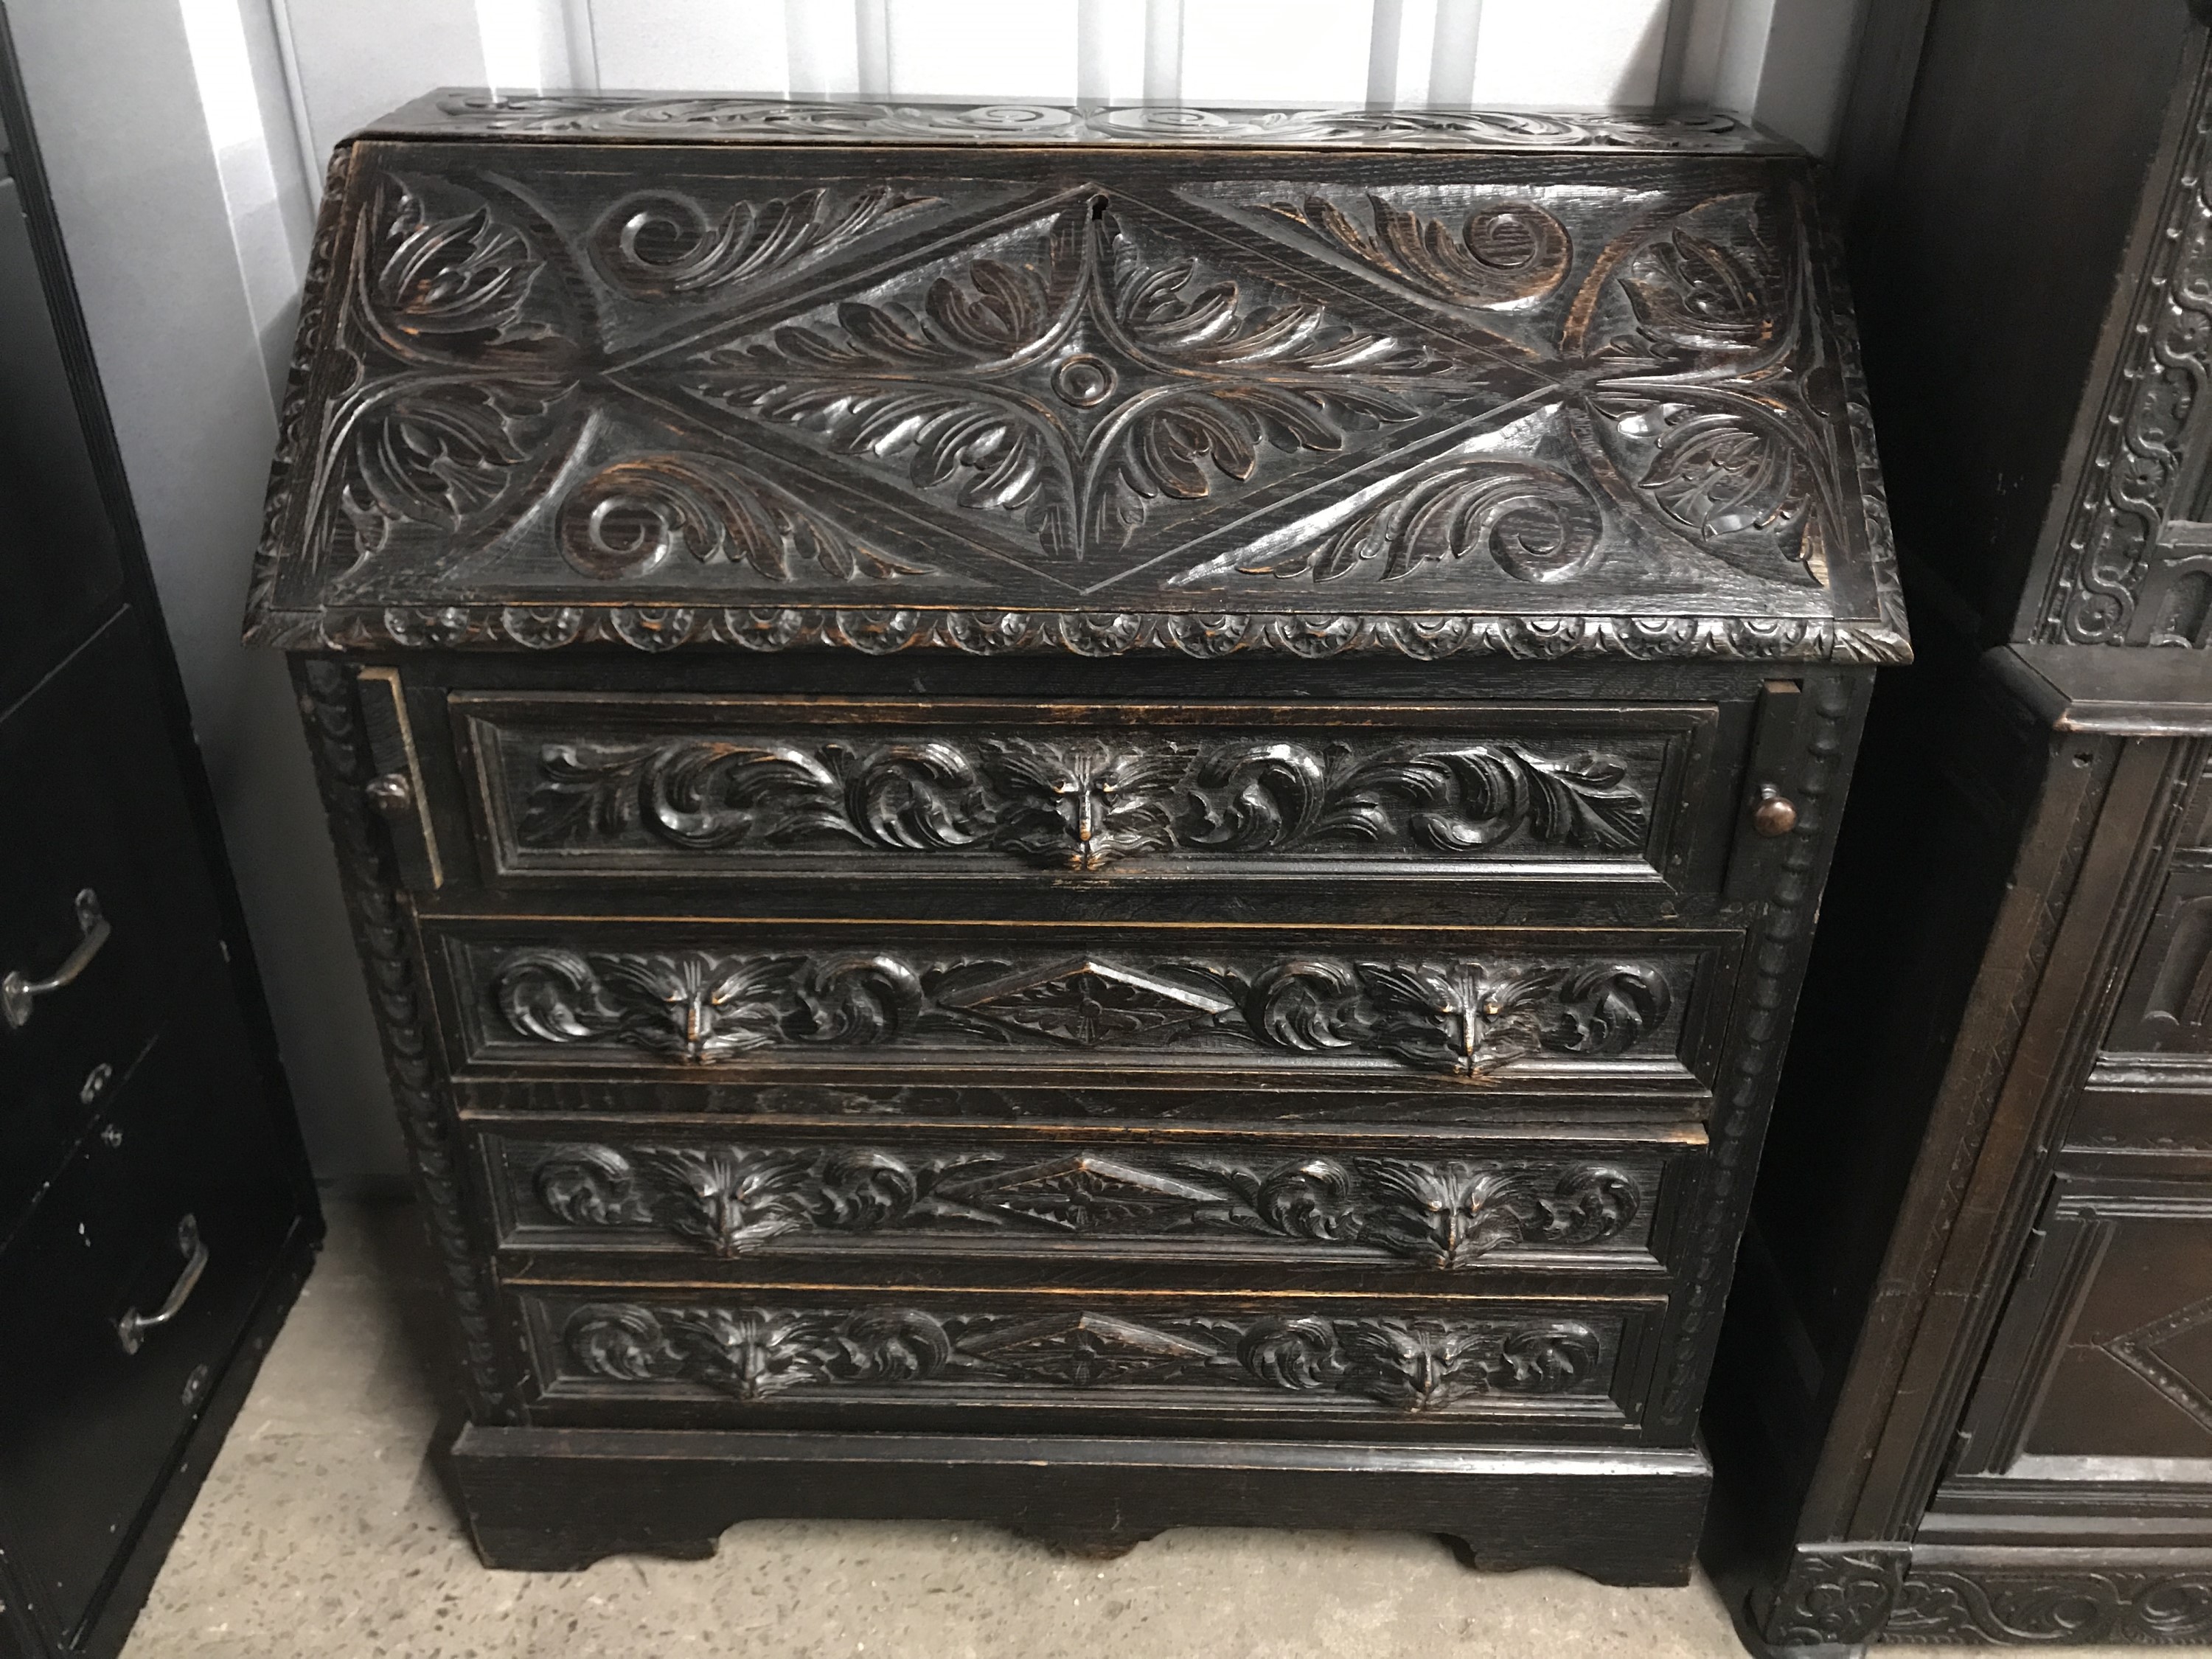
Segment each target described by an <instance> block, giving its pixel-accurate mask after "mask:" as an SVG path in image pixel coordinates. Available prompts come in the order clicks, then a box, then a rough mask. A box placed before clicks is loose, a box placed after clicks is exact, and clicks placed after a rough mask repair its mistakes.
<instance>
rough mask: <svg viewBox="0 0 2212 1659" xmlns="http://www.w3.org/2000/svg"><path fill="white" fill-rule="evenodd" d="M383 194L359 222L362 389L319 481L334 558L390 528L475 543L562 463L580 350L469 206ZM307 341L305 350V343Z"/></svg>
mask: <svg viewBox="0 0 2212 1659" xmlns="http://www.w3.org/2000/svg"><path fill="white" fill-rule="evenodd" d="M427 188H428V186H425V185H417V184H416V183H413V182H410V181H409V180H407V179H399V178H385V179H379V180H377V181H376V182H375V183H374V185H372V186H371V187H370V188H369V190H368V193H367V199H366V200H365V201H364V202H363V203H362V204H361V205H360V206H359V207H358V209H357V210H356V213H355V223H354V228H353V234H352V249H353V267H352V271H351V280H350V282H349V286H348V292H347V296H346V304H345V309H344V316H345V320H346V322H347V324H348V325H349V326H348V327H347V328H345V329H344V330H343V331H342V333H341V340H342V342H343V349H345V350H346V351H347V352H349V354H350V355H351V356H352V357H353V359H354V361H355V363H356V368H357V371H358V372H357V375H356V385H355V386H354V387H353V389H352V390H351V391H350V392H348V394H347V395H346V397H345V398H344V399H343V403H342V404H340V405H339V406H338V408H337V410H335V411H334V412H333V413H332V414H331V416H330V417H329V426H328V428H327V430H326V433H325V438H324V446H323V456H322V465H321V467H320V469H319V473H318V476H317V480H316V494H317V500H318V503H319V507H317V508H311V510H310V513H309V521H310V522H311V523H313V522H314V521H316V520H317V519H318V518H320V517H327V519H328V520H329V521H330V524H331V529H330V531H329V535H330V538H331V544H332V546H333V548H334V550H336V551H337V552H338V553H339V554H341V555H342V556H344V557H346V558H349V559H350V560H351V561H353V562H360V561H362V560H365V559H368V558H369V557H370V556H373V555H374V554H376V553H379V552H380V551H382V550H384V548H385V547H386V544H387V543H388V542H389V541H390V539H391V537H392V531H393V528H394V527H395V526H398V525H401V524H420V525H425V526H432V527H434V528H435V529H437V530H440V531H441V532H447V533H452V534H463V533H465V534H468V535H470V536H471V537H479V536H482V535H483V534H484V533H485V532H488V531H489V530H490V529H491V528H492V527H493V526H495V525H496V524H497V523H499V522H500V521H501V520H503V519H505V518H506V517H508V516H511V515H512V513H513V511H514V510H515V508H516V507H517V506H518V498H519V497H520V496H521V495H522V493H523V491H524V490H525V489H526V486H527V485H528V484H529V483H530V482H531V481H532V480H533V479H534V478H535V477H537V476H538V473H539V472H540V471H543V470H544V468H546V467H547V466H549V465H550V464H551V463H552V462H553V461H554V460H555V459H557V457H556V456H555V455H553V454H552V453H550V451H551V450H552V448H553V447H554V443H555V439H556V435H557V434H558V433H559V432H560V431H561V430H562V428H564V427H565V425H566V424H567V422H566V419H565V410H564V405H565V404H567V402H568V400H569V399H570V398H572V397H573V395H574V392H575V389H576V381H575V370H576V357H577V352H578V349H577V347H576V344H575V343H574V341H573V340H572V339H571V338H570V337H568V329H567V325H566V317H565V313H564V310H563V307H562V303H561V299H560V297H559V296H558V295H557V294H556V292H555V290H556V289H557V287H558V284H557V283H554V282H552V281H550V280H549V273H548V271H547V268H546V264H545V261H544V258H543V257H542V256H540V255H539V254H538V252H536V250H535V249H533V248H532V246H531V244H530V242H529V240H528V239H527V238H526V236H525V235H524V234H522V233H521V232H520V230H519V229H517V228H515V227H514V226H513V225H512V224H510V223H509V222H507V221H506V220H505V219H504V218H502V217H501V216H499V215H498V214H496V213H495V211H494V210H493V208H492V206H491V204H489V203H488V202H487V201H485V200H484V198H483V197H482V196H480V195H478V194H477V192H475V191H466V190H462V189H460V188H459V187H458V186H454V185H445V184H441V185H440V186H439V187H438V188H439V191H440V194H441V197H442V198H444V199H446V200H447V201H449V202H457V203H458V204H459V210H458V211H455V212H453V213H449V214H445V215H443V216H440V215H439V214H437V213H436V212H435V210H433V209H432V208H431V206H430V205H429V204H428V201H427V200H426V198H425V196H424V193H423V191H424V190H425V189H427ZM303 337H304V336H303Z"/></svg>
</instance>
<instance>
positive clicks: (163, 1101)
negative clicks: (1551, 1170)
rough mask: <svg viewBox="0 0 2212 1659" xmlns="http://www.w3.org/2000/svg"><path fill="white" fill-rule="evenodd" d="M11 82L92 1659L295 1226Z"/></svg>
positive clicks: (11, 1347)
mask: <svg viewBox="0 0 2212 1659" xmlns="http://www.w3.org/2000/svg"><path fill="white" fill-rule="evenodd" d="M17 91H18V89H17V88H16V85H15V78H14V70H13V62H12V58H10V57H9V51H8V46H7V34H6V27H5V21H4V17H0V131H4V136H5V138H6V145H5V153H4V166H0V392H4V395H0V780H4V788H5V792H6V793H5V800H6V810H5V811H0V1329H5V1330H6V1331H7V1332H8V1333H9V1340H8V1343H7V1347H6V1352H5V1354H4V1356H0V1654H4V1655H6V1656H8V1659H64V1656H85V1659H106V1656H110V1655H112V1654H114V1653H116V1652H118V1650H120V1649H121V1648H122V1646H123V1644H124V1641H125V1637H126V1636H127V1635H128V1633H129V1632H130V1628H131V1621H132V1620H134V1619H135V1618H136V1617H137V1612H138V1609H139V1607H140V1606H141V1605H142V1604H143V1602H144V1601H145V1598H146V1595H147V1592H148V1591H149V1589H150V1588H151V1587H152V1584H153V1582H154V1578H155V1574H156V1572H157V1571H159V1570H160V1567H161V1561H162V1559H163V1557H164V1556H165V1555H166V1554H167V1552H168V1547H169V1544H170V1541H172V1540H173V1538H174V1537H175V1536H176V1534H177V1530H178V1528H179V1527H180V1526H181V1525H182V1524H183V1522H184V1518H185V1512H186V1510H188V1509H189V1508H190V1506H191V1501H192V1498H193V1497H194V1495H195V1494H196V1493H197V1491H198V1488H199V1484H200V1480H201V1479H202V1477H203V1476H204V1474H206V1473H207V1470H208V1468H209V1465H210V1463H211V1462H213V1461H214V1458H215V1455H216V1451H217V1450H218V1449H219V1448H220V1447H221V1445H222V1439H223V1437H224V1435H225V1433H226V1432H227V1431H228V1429H229V1427H230V1425H231V1423H232V1422H233V1420H234V1419H235V1418H236V1416H237V1414H238V1412H239V1408H240V1406H241V1405H242V1404H243V1403H244V1401H245V1398H246V1390H247V1389H248V1388H250V1387H251V1385H252V1381H253V1376H254V1374H255V1372H256V1370H258V1366H259V1364H260V1360H261V1358H262V1355H263V1354H264V1352H266V1350H267V1347H268V1344H269V1342H270V1338H271V1337H272V1336H273V1335H274V1334H275V1332H276V1328H277V1326H278V1325H279V1324H280V1323H281V1322H283V1317H284V1315H285V1312H286V1310H288V1309H289V1307H290V1305H291V1303H292V1299H293V1297H294V1296H295V1294H296V1293H297V1291H298V1290H299V1287H300V1284H301V1280H302V1279H304V1278H305V1276H306V1274H307V1268H308V1264H309V1261H310V1260H311V1253H312V1250H313V1244H314V1243H315V1241H316V1239H317V1238H318V1237H319V1236H320V1232H321V1222H320V1218H319V1213H318V1211H317V1208H316V1202H315V1195H314V1188H313V1182H312V1181H311V1180H310V1178H309V1176H308V1172H307V1159H306V1156H305V1153H304V1152H303V1150H302V1148H301V1145H300V1141H299V1136H298V1133H297V1130H296V1129H295V1126H294V1123H293V1120H292V1112H291V1103H290V1098H289V1093H288V1091H287V1090H286V1087H285V1083H284V1078H283V1073H282V1071H281V1070H280V1069H279V1067H278V1065H277V1060H276V1044H275V1039H274V1035H273V1033H272V1032H271V1031H270V1029H269V1024H268V1017H267V1013H266V1011H265V1009H264V1006H263V1004H262V1001H261V992H260V987H259V984H258V980H257V979H256V977H255V975H254V972H253V968H252V952H251V949H250V946H249V945H248V943H247V939H246V932H245V927H244V921H243V918H242V917H241V915H240V912H239V908H238V902H237V898H236V896H235V894H234V891H233V890H232V889H231V886H230V878H229V872H228V868H227V867H226V866H225V865H224V862H223V855H222V841H221V836H220V831H219V829H218V828H217V826H216V820H215V814H214V811H213V806H212V802H211V800H210V797H209V793H208V786H207V781H206V778H205V776H204V774H203V772H202V771H201V769H200V762H199V756H198V752H197V749H196V747H195V746H194V744H193V741H192V736H191V725H190V721H189V719H188V717H187V714H186V711H185V703H184V695H183V689H182V687H181V685H180V684H179V681H178V678H177V671H176V666H175V664H174V663H173V660H172V659H170V657H169V654H168V644H167V636H166V635H165V633H164V631H163V629H162V626H161V612H160V610H159V607H158V606H157V605H156V604H155V598H154V592H153V586H152V582H151V580H150V578H149V574H148V571H147V568H146V562H145V553H144V550H143V547H142V546H141V545H140V544H139V542H138V539H137V529H136V526H135V524H134V523H133V521H132V519H131V512H130V507H129V500H128V495H127V493H126V491H125V487H124V483H123V479H122V475H121V471H120V467H119V464H118V460H117V458H116V455H115V452H114V449H113V440H112V433H111V431H110V428H109V427H108V424H107V417H106V408H105V405H104V404H103V402H102V400H101V397H100V387H99V384H98V382H97V380H96V379H95V378H94V374H93V372H92V363H91V358H90V355H89V350H88V344H87V342H86V339H85V336H84V333H83V330H82V322H81V319H79V317H78V314H77V312H76V299H75V293H74V290H73V289H72V288H71V286H70V282H69V277H68V270H67V264H66V261H65V258H64V252H63V249H62V246H61V241H60V237H59V234H58V229H57V227H56V224H55V221H54V216H53V212H52V204H51V201H50V199H49V197H47V195H46V185H45V179H44V175H43V173H42V172H41V170H40V165H39V154H38V149H37V145H36V142H35V138H34V136H33V133H32V131H31V130H30V126H29V123H28V121H27V118H26V117H25V113H24V110H23V107H22V104H21V100H20V97H19V96H18V95H17ZM1593 1201H1594V1202H1596V1203H1598V1204H1600V1205H1602V1204H1603V1202H1604V1201H1605V1200H1603V1198H1602V1196H1601V1195H1594V1197H1593Z"/></svg>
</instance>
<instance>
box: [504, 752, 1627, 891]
mask: <svg viewBox="0 0 2212 1659" xmlns="http://www.w3.org/2000/svg"><path fill="white" fill-rule="evenodd" d="M1639 786H1641V787H1639ZM1652 787H1656V777H1653V776H1652V775H1650V772H1649V771H1648V769H1646V770H1642V771H1639V772H1638V774H1637V775H1634V776H1633V777H1632V769H1631V763H1630V762H1629V761H1627V760H1626V759H1624V758H1623V757H1620V756H1617V755H1612V754H1607V753H1604V752H1601V751H1597V750H1574V749H1570V748H1567V747H1565V746H1564V745H1562V746H1559V747H1558V748H1556V749H1554V750H1550V751H1548V752H1547V750H1544V749H1540V748H1537V747H1535V746H1534V745H1531V744H1517V743H1510V742H1505V741H1502V740H1492V741H1488V742H1464V741H1462V742H1437V743H1414V744H1368V745H1356V744H1351V743H1347V742H1341V741H1339V742H1329V743H1314V742H1297V741H1293V740H1291V739H1288V738H1266V737H1259V736H1251V737H1242V736H1240V737H1231V738H1220V739H1214V740H1210V741H1207V742H1204V743H1177V742H1174V741H1170V740H1168V739H1164V738H1153V737H1148V736H1140V735H1131V736H1127V737H1118V736H1117V737H1113V738H1086V739H1080V740H1074V741H1048V740H1044V739H1035V740H1030V739H1017V738H1003V739H998V740H993V741H985V742H980V743H979V742H969V741H962V740H957V739H955V738H951V737H944V736H921V735H916V736H915V737H913V738H901V739H899V740H896V741H890V742H883V743H874V744H870V743H864V742H860V741H858V740H847V739H836V740H823V739H820V738H806V737H781V736H765V735H764V736H762V737H759V738H744V739H740V738H671V739H667V740H664V741H659V742H622V741H615V740H603V739H576V740H573V741H568V742H556V743H546V744H541V745H540V746H539V747H538V749H537V750H536V751H535V764H534V767H533V768H532V775H530V776H529V778H528V780H527V782H526V787H525V789H524V791H523V796H524V799H523V808H522V811H521V812H520V817H519V822H518V824H517V828H516V834H517V836H518V838H519V840H520V843H521V845H523V846H524V847H526V848H564V849H568V848H590V847H595V846H599V847H603V846H623V845H629V844H635V843H636V842H638V841H639V840H641V839H643V840H647V841H650V842H659V843H662V844H664V845H667V846H671V847H678V848H685V849H688V850H692V851H702V852H704V851H717V850H724V849H738V848H742V849H773V848H791V847H806V846H830V847H850V848H874V849H880V850H885V851H898V852H937V853H947V852H991V853H998V854H1006V855H1010V856H1012V857H1013V858H1016V859H1018V860H1022V861H1024V862H1025V863H1032V864H1039V865H1045V866H1061V867H1065V868H1068V869H1074V870H1096V869H1099V868H1101V867H1103V866H1106V865H1108V864H1110V863H1114V862H1115V861H1118V860H1125V859H1129V858H1133V857H1137V856H1139V855H1142V854H1178V855H1182V856H1193V855H1196V856H1220V857H1230V856H1239V855H1242V856H1251V855H1256V854H1274V853H1287V852H1296V851H1302V850H1304V849H1308V848H1327V847H1332V846H1334V847H1353V848H1360V849H1362V850H1364V851H1368V852H1380V853H1395V854H1401V855H1406V856H1413V857H1423V856H1444V857H1465V856H1469V855H1477V854H1484V853H1486V852H1488V851H1490V850H1491V849H1493V848H1496V849H1510V848H1516V847H1523V846H1527V845H1529V844H1532V843H1533V844H1534V846H1536V847H1539V848H1558V849H1563V850H1576V851H1583V852H1588V853H1601V854H1622V853H1627V852H1631V851H1633V850H1635V849H1638V848H1641V847H1643V846H1644V842H1645V841H1646V838H1647V837H1648V836H1649V835H1650V829H1651V817H1652V800H1651V795H1650V789H1651V788H1652Z"/></svg>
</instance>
